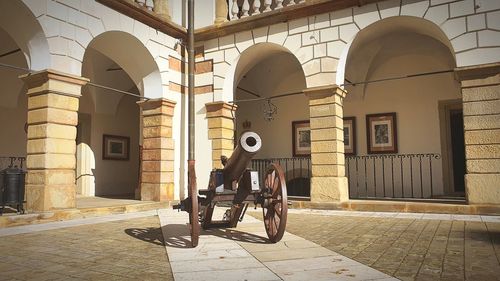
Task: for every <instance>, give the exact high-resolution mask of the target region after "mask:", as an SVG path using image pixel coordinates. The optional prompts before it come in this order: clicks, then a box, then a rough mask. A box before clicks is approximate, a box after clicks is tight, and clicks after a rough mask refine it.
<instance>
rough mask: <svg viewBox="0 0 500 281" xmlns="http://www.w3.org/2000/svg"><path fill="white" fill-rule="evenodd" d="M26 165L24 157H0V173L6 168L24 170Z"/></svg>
mask: <svg viewBox="0 0 500 281" xmlns="http://www.w3.org/2000/svg"><path fill="white" fill-rule="evenodd" d="M25 164H26V157H20V156H0V171H1V170H4V169H7V168H14V167H17V168H19V169H21V170H23V169H24V166H25Z"/></svg>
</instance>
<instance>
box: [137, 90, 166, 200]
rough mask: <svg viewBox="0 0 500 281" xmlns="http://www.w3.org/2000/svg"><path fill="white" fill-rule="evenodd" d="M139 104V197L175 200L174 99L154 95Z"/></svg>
mask: <svg viewBox="0 0 500 281" xmlns="http://www.w3.org/2000/svg"><path fill="white" fill-rule="evenodd" d="M138 104H139V105H140V106H141V108H142V116H143V117H142V123H143V129H142V135H143V144H142V145H143V150H142V153H143V154H142V163H141V167H142V171H141V188H140V189H141V191H140V193H141V200H144V201H171V200H174V141H173V139H172V126H173V124H172V117H173V115H174V108H175V102H172V101H170V100H167V99H154V100H147V101H143V102H139V103H138Z"/></svg>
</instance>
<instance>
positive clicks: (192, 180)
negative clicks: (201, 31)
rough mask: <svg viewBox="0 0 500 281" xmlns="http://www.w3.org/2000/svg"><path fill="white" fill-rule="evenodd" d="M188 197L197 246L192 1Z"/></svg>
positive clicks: (191, 16) (190, 0)
mask: <svg viewBox="0 0 500 281" xmlns="http://www.w3.org/2000/svg"><path fill="white" fill-rule="evenodd" d="M187 45H188V46H187V47H188V197H189V198H190V199H191V200H190V202H191V208H190V209H191V210H190V215H189V222H190V225H191V245H192V246H193V247H196V246H197V245H198V237H199V236H200V225H199V222H198V189H197V186H196V171H195V159H194V144H195V142H194V137H195V126H194V118H195V115H194V66H195V64H194V0H188V44H187Z"/></svg>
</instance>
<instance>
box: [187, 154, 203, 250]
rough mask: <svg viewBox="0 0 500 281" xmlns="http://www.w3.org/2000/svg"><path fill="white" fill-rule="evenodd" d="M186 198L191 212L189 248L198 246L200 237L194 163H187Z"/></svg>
mask: <svg viewBox="0 0 500 281" xmlns="http://www.w3.org/2000/svg"><path fill="white" fill-rule="evenodd" d="M188 181H189V182H188V186H189V188H188V196H189V197H190V198H191V202H190V203H191V208H190V209H191V210H190V212H189V228H190V229H189V231H190V233H191V246H193V248H194V247H196V246H198V239H199V237H200V221H199V220H198V189H197V187H196V174H195V170H194V161H192V162H191V161H188Z"/></svg>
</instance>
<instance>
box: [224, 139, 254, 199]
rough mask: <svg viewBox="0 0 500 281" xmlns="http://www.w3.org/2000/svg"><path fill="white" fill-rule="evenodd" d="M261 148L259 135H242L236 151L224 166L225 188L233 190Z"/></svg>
mask: <svg viewBox="0 0 500 281" xmlns="http://www.w3.org/2000/svg"><path fill="white" fill-rule="evenodd" d="M261 147H262V140H261V139H260V136H259V135H258V134H257V133H255V132H250V131H247V132H244V133H243V134H241V136H240V138H239V139H238V145H237V146H236V149H235V150H234V151H233V154H232V155H231V157H230V158H229V159H228V160H227V163H226V165H225V166H224V185H225V188H228V189H231V188H232V187H231V185H232V183H233V182H234V181H238V179H239V178H240V177H241V175H242V174H243V172H244V171H245V170H246V168H247V167H248V165H249V164H250V161H251V160H252V158H253V156H254V155H255V154H256V153H257V152H258V151H259V150H260V148H261Z"/></svg>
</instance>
